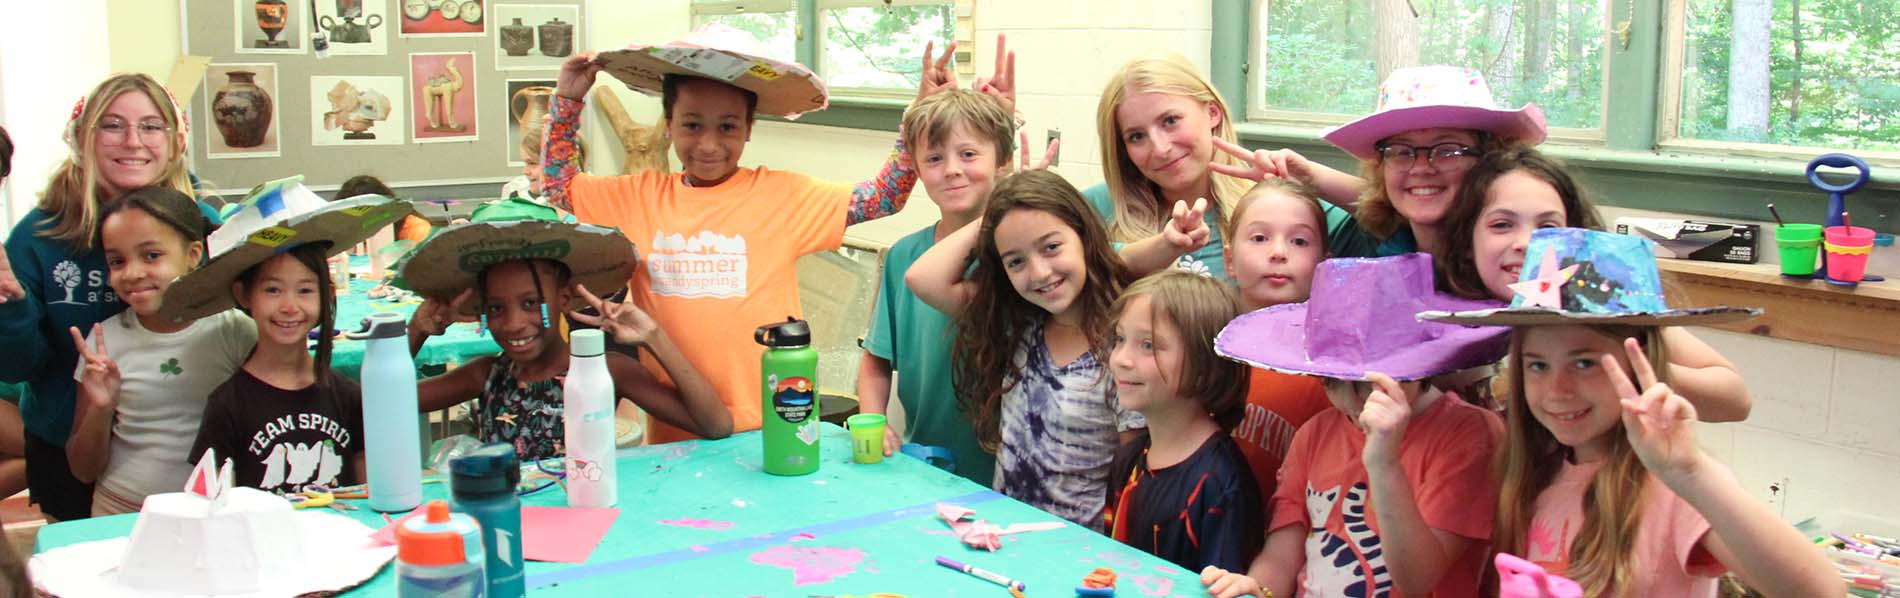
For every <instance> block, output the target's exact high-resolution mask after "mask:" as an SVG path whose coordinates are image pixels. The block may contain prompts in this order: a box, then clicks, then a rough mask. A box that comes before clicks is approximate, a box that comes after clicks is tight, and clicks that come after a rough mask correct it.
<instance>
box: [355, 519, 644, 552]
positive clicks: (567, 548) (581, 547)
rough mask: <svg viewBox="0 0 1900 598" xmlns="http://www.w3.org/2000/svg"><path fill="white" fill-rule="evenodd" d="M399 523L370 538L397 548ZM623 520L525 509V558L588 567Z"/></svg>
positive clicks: (523, 539)
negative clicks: (615, 524) (580, 564)
mask: <svg viewBox="0 0 1900 598" xmlns="http://www.w3.org/2000/svg"><path fill="white" fill-rule="evenodd" d="M417 514H418V513H410V514H408V515H404V516H403V517H402V518H401V519H397V520H396V522H395V523H390V524H388V525H385V526H383V529H380V530H376V533H374V534H370V541H371V543H372V544H374V545H376V546H394V545H395V544H396V526H397V525H399V524H401V523H402V521H403V519H408V518H410V517H414V516H416V515H417ZM619 517H620V509H581V508H574V507H521V558H524V559H527V560H530V561H541V562H544V563H585V562H587V557H588V556H589V555H592V554H593V553H594V549H595V548H596V547H599V546H600V540H601V539H602V538H605V537H607V528H610V527H613V524H614V520H615V519H618V518H619Z"/></svg>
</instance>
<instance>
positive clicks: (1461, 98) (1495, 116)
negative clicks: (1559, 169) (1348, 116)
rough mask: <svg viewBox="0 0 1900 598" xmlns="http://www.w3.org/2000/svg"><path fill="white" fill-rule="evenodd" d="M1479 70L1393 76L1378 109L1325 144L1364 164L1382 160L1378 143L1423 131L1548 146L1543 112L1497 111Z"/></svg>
mask: <svg viewBox="0 0 1900 598" xmlns="http://www.w3.org/2000/svg"><path fill="white" fill-rule="evenodd" d="M1497 106H1498V103H1497V100H1495V99H1493V98H1492V96H1491V86H1489V85H1486V84H1485V82H1484V75H1483V74H1480V73H1479V72H1478V71H1475V70H1472V69H1468V68H1463V67H1455V66H1415V67H1408V68H1402V69H1398V70H1395V71H1392V74H1391V75H1389V76H1387V77H1386V79H1385V83H1384V84H1381V85H1380V86H1379V107H1378V109H1376V110H1374V111H1373V112H1372V114H1370V115H1367V116H1365V117H1363V118H1360V119H1358V120H1355V121H1352V122H1349V123H1346V124H1343V125H1340V126H1337V127H1333V128H1331V129H1327V130H1326V133H1325V135H1324V137H1325V138H1326V141H1328V142H1331V143H1332V144H1333V145H1335V146H1338V147H1339V149H1342V150H1346V153H1348V154H1352V155H1353V157H1355V158H1359V159H1361V160H1375V159H1378V157H1379V149H1378V145H1379V141H1380V140H1383V139H1385V138H1387V137H1391V136H1393V135H1397V134H1400V133H1404V132H1406V131H1416V130H1419V129H1440V128H1442V129H1470V130H1474V131H1484V132H1487V133H1490V134H1492V135H1496V136H1498V137H1500V138H1503V139H1508V140H1512V141H1517V142H1521V143H1528V144H1531V145H1536V144H1539V143H1542V142H1543V141H1544V136H1545V133H1546V129H1547V128H1548V127H1547V125H1545V123H1544V111H1543V109H1541V108H1538V107H1537V105H1536V104H1525V105H1523V106H1522V107H1520V108H1518V109H1516V110H1505V109H1502V108H1498V107H1497Z"/></svg>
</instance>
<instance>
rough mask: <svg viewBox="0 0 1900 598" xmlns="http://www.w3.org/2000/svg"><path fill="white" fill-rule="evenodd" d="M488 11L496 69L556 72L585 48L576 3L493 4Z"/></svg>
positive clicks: (578, 6) (580, 16) (579, 10)
mask: <svg viewBox="0 0 1900 598" xmlns="http://www.w3.org/2000/svg"><path fill="white" fill-rule="evenodd" d="M443 1H444V2H447V1H449V0H443ZM489 11H490V13H491V16H493V17H494V18H493V20H494V22H495V23H496V25H495V27H496V29H495V36H494V38H495V69H496V70H502V71H556V70H559V69H560V68H561V62H562V61H564V60H567V57H569V56H573V55H574V53H576V52H579V51H581V50H582V49H584V48H586V47H587V46H586V44H585V43H584V40H583V39H582V34H583V33H584V32H585V31H586V28H585V26H584V25H582V24H581V18H582V15H581V6H580V5H576V4H567V5H554V4H495V5H492V6H490V7H489Z"/></svg>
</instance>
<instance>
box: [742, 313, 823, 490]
mask: <svg viewBox="0 0 1900 598" xmlns="http://www.w3.org/2000/svg"><path fill="white" fill-rule="evenodd" d="M752 339H753V340H755V341H758V343H759V344H761V345H765V354H764V355H763V356H761V357H759V383H760V388H761V389H762V390H761V392H760V393H759V394H760V395H761V397H762V400H763V401H764V403H765V404H764V407H763V409H760V416H761V419H763V420H764V421H763V425H761V426H760V429H759V435H760V436H762V437H764V438H765V472H766V473H771V474H776V475H805V474H808V473H811V472H814V471H818V415H819V411H818V350H817V349H813V348H812V347H811V326H810V325H808V324H806V323H805V321H804V320H800V319H797V318H786V319H785V321H784V322H780V323H777V324H767V325H765V326H760V327H759V329H758V330H756V331H753V333H752Z"/></svg>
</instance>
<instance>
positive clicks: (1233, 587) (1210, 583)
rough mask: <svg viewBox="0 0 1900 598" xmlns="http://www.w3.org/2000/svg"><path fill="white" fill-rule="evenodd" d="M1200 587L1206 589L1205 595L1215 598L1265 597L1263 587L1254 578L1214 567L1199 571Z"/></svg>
mask: <svg viewBox="0 0 1900 598" xmlns="http://www.w3.org/2000/svg"><path fill="white" fill-rule="evenodd" d="M1201 585H1202V586H1205V587H1206V588H1207V595H1209V596H1214V597H1215V598H1239V597H1240V596H1264V595H1266V590H1265V588H1264V586H1261V585H1260V582H1259V581H1256V580H1254V578H1252V577H1247V576H1246V575H1244V574H1241V573H1237V572H1233V571H1228V570H1226V569H1222V568H1220V567H1214V566H1209V567H1207V568H1205V569H1202V570H1201Z"/></svg>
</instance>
